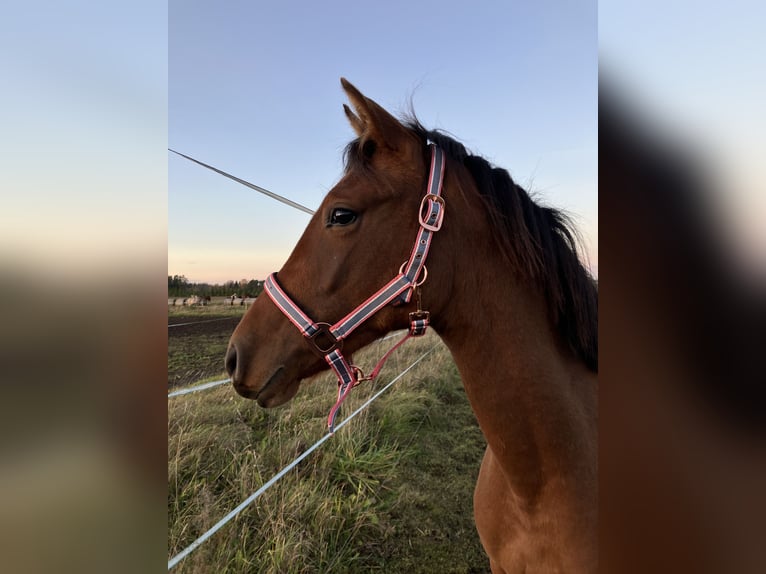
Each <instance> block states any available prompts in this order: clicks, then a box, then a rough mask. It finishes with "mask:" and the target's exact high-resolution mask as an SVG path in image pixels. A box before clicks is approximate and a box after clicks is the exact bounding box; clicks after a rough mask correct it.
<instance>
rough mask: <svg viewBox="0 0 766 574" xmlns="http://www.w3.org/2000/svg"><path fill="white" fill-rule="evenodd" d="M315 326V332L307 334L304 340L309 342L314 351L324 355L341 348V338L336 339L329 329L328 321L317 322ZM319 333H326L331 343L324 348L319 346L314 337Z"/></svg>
mask: <svg viewBox="0 0 766 574" xmlns="http://www.w3.org/2000/svg"><path fill="white" fill-rule="evenodd" d="M316 326H317V327H318V329H317V330H316V332H315V333H314V334H313V335H309V336H308V337H306V340H307V341H308V342H309V346H311V350H312V351H315V352H316V353H318V354H319V355H320V356H321V357H324V356H325V355H328V354H330V353H332V352H333V351H335V350H337V349H342V348H343V339H338V338H337V337H336V336H335V335H333V334H332V332H331V331H330V328H331V327H332V325H330V324H329V323H317V324H316ZM320 335H327V336H328V337H329V338H330V341H331V343H330V346H329V347H327V348H324V347H320V346H319V343H318V342H317V340H316V339H317V337H319V336H320Z"/></svg>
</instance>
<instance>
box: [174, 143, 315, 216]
mask: <svg viewBox="0 0 766 574" xmlns="http://www.w3.org/2000/svg"><path fill="white" fill-rule="evenodd" d="M168 151H172V152H173V153H174V154H176V155H180V156H181V157H185V158H186V159H188V160H189V161H193V162H194V163H196V164H199V165H201V166H202V167H206V168H208V169H210V170H213V171H214V172H216V173H220V174H221V175H223V176H225V177H228V178H229V179H233V180H234V181H236V182H237V183H241V184H242V185H245V186H247V187H249V188H250V189H254V190H255V191H257V192H259V193H262V194H263V195H268V196H269V197H270V198H272V199H276V200H277V201H281V202H282V203H284V204H285V205H289V206H290V207H294V208H295V209H298V210H300V211H303V212H304V213H308V214H309V215H314V210H313V209H309V208H308V207H306V206H305V205H301V204H300V203H296V202H295V201H293V200H291V199H287V198H286V197H282V196H281V195H279V194H277V193H274V192H273V191H269V190H268V189H264V188H262V187H261V186H259V185H255V184H254V183H250V182H249V181H245V180H244V179H240V178H238V177H236V176H234V175H231V174H230V173H226V172H225V171H222V170H220V169H218V168H217V167H213V166H212V165H208V164H206V163H204V162H201V161H199V160H198V159H194V158H193V157H189V156H188V155H185V154H182V153H181V152H177V151H176V150H174V149H170V148H168Z"/></svg>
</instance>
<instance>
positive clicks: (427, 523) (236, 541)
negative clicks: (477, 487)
mask: <svg viewBox="0 0 766 574" xmlns="http://www.w3.org/2000/svg"><path fill="white" fill-rule="evenodd" d="M391 343H392V341H386V342H383V343H379V344H374V345H372V346H371V348H370V350H369V351H366V352H364V353H360V354H358V357H356V358H357V361H358V362H359V363H360V364H361V365H371V364H372V363H374V361H375V359H376V358H377V356H379V355H380V354H381V352H382V349H385V348H387V345H389V344H391ZM434 345H437V348H436V350H435V351H434V352H433V353H431V354H430V355H429V356H428V357H427V358H426V359H424V360H423V361H422V362H421V363H420V364H418V366H417V367H415V368H414V369H413V370H412V371H410V373H408V374H407V375H405V377H404V378H402V379H401V380H400V381H398V382H397V383H396V384H395V385H394V386H393V387H392V388H391V389H389V391H387V392H386V393H384V394H383V395H382V396H381V397H380V398H379V399H378V400H376V401H375V402H374V403H373V404H372V405H371V406H370V407H369V408H368V409H366V410H365V411H363V412H362V413H360V415H359V416H357V417H356V418H355V419H353V420H352V421H351V422H350V423H349V424H347V425H346V426H345V427H343V428H342V429H340V430H338V432H337V433H336V434H335V436H334V437H332V438H331V439H330V440H328V441H326V442H325V444H323V445H322V446H321V447H320V448H319V449H318V450H317V451H315V452H313V453H312V454H311V455H309V456H308V457H307V458H306V459H305V460H304V461H303V462H302V463H301V464H300V465H298V467H296V468H295V469H294V470H292V471H291V472H289V473H288V474H287V475H286V476H285V477H283V478H282V480H281V481H280V482H278V483H277V484H276V485H274V486H273V487H272V488H271V489H269V490H268V491H267V492H266V493H264V495H263V496H261V497H260V498H259V499H257V500H256V501H255V502H254V503H253V504H252V505H250V506H249V507H248V508H246V509H245V510H244V511H243V512H242V514H240V515H239V517H238V518H236V519H234V520H233V521H231V522H230V523H229V524H227V525H226V526H224V527H223V529H221V530H220V531H219V532H217V533H216V534H215V535H214V536H213V537H212V538H211V539H209V540H208V541H206V542H205V543H204V544H203V545H202V546H201V547H200V548H198V549H197V550H195V552H193V553H192V554H191V555H190V556H189V557H187V558H186V559H185V560H184V561H182V562H181V563H180V564H179V565H178V566H176V568H175V569H174V570H175V571H177V572H200V573H202V572H205V573H207V572H237V573H240V572H264V573H304V572H305V573H309V572H311V573H315V572H337V573H343V572H349V573H350V572H354V573H360V572H423V573H428V572H434V573H437V572H438V573H440V574H441V573H448V572H455V573H457V572H461V573H466V572H489V569H488V566H487V559H486V557H485V556H484V553H483V551H482V549H481V545H480V543H479V540H478V535H477V534H476V531H475V528H474V524H473V513H472V495H473V486H474V483H475V480H476V475H477V474H478V468H479V463H480V461H481V457H482V454H483V450H484V445H485V443H484V440H483V437H482V436H481V433H480V431H479V429H478V426H477V424H476V421H475V418H474V415H473V413H472V412H471V410H470V406H469V405H468V401H467V399H466V398H465V393H464V391H463V388H462V385H461V383H460V379H459V376H458V374H457V370H456V369H455V367H454V364H453V363H452V359H451V357H450V355H449V353H448V351H447V350H446V348H445V347H444V346H443V344H442V343H441V342H439V340H438V338H437V337H436V336H434V335H428V336H426V337H424V338H421V339H419V340H414V341H411V342H410V343H408V344H407V345H405V346H404V347H403V348H402V349H400V350H399V351H398V352H397V354H395V355H394V357H392V358H391V360H390V361H389V362H388V364H387V365H386V368H385V369H384V371H383V373H382V374H381V377H380V378H379V379H378V381H377V382H376V383H375V388H371V387H365V386H361V387H359V388H358V389H356V390H355V391H354V392H353V393H352V395H351V396H350V397H349V399H348V400H347V401H346V404H344V407H343V409H342V411H341V413H340V415H339V419H338V420H339V421H340V420H342V419H343V418H345V417H346V416H348V414H350V413H351V412H352V411H353V410H354V409H356V408H357V407H358V406H359V405H361V404H362V403H363V402H364V400H366V398H368V397H369V396H370V395H372V394H373V393H374V392H375V390H377V389H379V388H380V387H382V386H383V385H384V384H386V383H387V382H388V381H390V380H391V378H393V377H394V376H395V375H396V374H398V373H399V372H401V371H403V370H404V369H405V368H406V367H407V366H408V365H409V364H411V363H412V362H413V361H414V360H415V359H417V358H418V357H419V356H420V355H422V354H423V353H424V352H425V351H427V350H428V349H430V348H431V347H433V346H434ZM334 398H335V382H334V380H333V378H332V377H331V376H330V375H329V374H327V375H323V376H321V377H318V378H316V379H315V380H314V381H313V382H311V383H307V384H304V387H303V388H302V389H301V391H300V393H299V394H298V396H297V397H296V398H295V399H294V400H293V401H292V402H291V403H289V404H288V405H285V406H284V407H280V408H278V409H273V410H264V409H261V408H260V407H258V406H257V405H256V404H255V403H254V402H252V401H247V400H245V399H242V398H240V397H239V396H238V395H236V394H235V393H234V392H233V391H232V389H231V387H229V386H228V385H224V386H222V387H218V388H215V389H212V390H208V391H203V392H201V393H194V394H191V395H185V396H183V397H178V398H175V399H171V400H170V401H169V404H168V411H169V413H168V420H169V422H168V519H169V525H168V526H169V549H168V552H169V556H173V555H175V554H176V553H178V552H179V551H181V550H182V549H183V548H184V547H186V546H187V545H188V544H189V543H190V542H192V541H193V540H194V539H195V538H196V537H197V536H199V535H200V534H202V533H203V532H204V531H205V530H207V529H208V528H209V527H210V526H212V525H213V524H214V523H215V522H216V521H218V520H219V519H220V518H221V517H223V516H224V515H225V514H226V513H228V512H229V511H230V510H231V509H232V508H234V507H235V506H236V505H237V504H239V503H240V502H241V501H242V500H244V499H245V498H247V497H248V496H249V495H250V494H252V493H253V492H254V491H256V490H257V489H258V488H259V487H260V486H261V485H262V484H263V483H264V482H266V481H267V480H268V479H269V478H271V477H272V476H273V475H274V474H275V473H276V472H278V471H279V470H280V469H281V468H283V467H284V466H285V465H287V464H288V463H290V462H291V461H292V460H293V459H294V458H295V457H296V456H297V455H298V454H300V453H301V452H303V451H304V450H305V449H306V448H308V447H309V446H310V445H312V444H313V443H314V442H315V441H316V440H318V439H319V438H320V437H321V436H322V435H323V434H324V432H325V421H326V417H327V412H328V410H329V408H330V406H331V405H332V403H333V401H334Z"/></svg>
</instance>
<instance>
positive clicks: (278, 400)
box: [245, 365, 300, 408]
mask: <svg viewBox="0 0 766 574" xmlns="http://www.w3.org/2000/svg"><path fill="white" fill-rule="evenodd" d="M299 386H300V381H299V380H294V381H290V380H288V379H287V377H286V376H285V367H284V365H283V366H280V367H277V369H276V370H275V371H274V372H273V373H272V375H271V376H270V377H269V380H268V381H266V384H264V385H263V386H262V387H261V388H260V389H258V390H257V391H248V392H247V395H245V396H246V397H247V398H248V399H254V400H255V401H256V402H257V403H258V404H259V405H260V406H261V407H263V408H270V407H276V406H279V405H281V404H284V403H286V402H287V401H289V400H290V399H292V398H293V397H294V396H295V394H296V393H297V392H298V387H299Z"/></svg>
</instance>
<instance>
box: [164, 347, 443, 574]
mask: <svg viewBox="0 0 766 574" xmlns="http://www.w3.org/2000/svg"><path fill="white" fill-rule="evenodd" d="M436 347H437V345H434V346H433V347H431V348H430V349H429V350H428V351H426V352H425V353H423V354H422V355H421V356H420V357H419V358H418V359H417V360H416V361H415V362H414V363H412V364H411V365H410V366H409V367H407V368H406V369H404V371H402V372H401V373H399V374H398V375H397V376H396V377H395V378H394V379H393V380H391V382H389V383H388V384H387V385H386V386H385V387H383V388H382V389H380V390H379V391H378V392H377V393H375V394H374V395H373V396H372V397H370V398H369V399H367V401H366V402H365V403H364V404H362V406H360V407H359V408H358V409H356V410H355V411H354V412H353V413H351V414H350V415H349V416H347V417H346V418H345V419H343V420H342V421H341V422H340V424H339V425H338V426H336V427H335V432H338V431H339V430H340V429H341V428H342V427H343V426H344V425H345V424H346V423H348V422H349V421H350V420H351V419H353V418H354V417H355V416H356V415H358V414H359V413H360V412H362V411H363V410H364V409H366V408H367V407H368V406H369V405H370V403H372V402H373V401H374V400H375V399H377V398H378V397H379V396H380V395H382V394H383V393H384V392H386V391H387V390H388V388H389V387H391V386H392V385H393V384H394V383H395V382H396V381H398V380H399V379H401V378H402V377H403V376H404V375H406V374H407V373H408V372H409V371H410V369H412V368H413V367H415V365H417V364H418V363H419V362H420V361H422V360H423V359H425V358H426V357H427V356H428V355H429V354H431V353H432V352H433V351H434V349H436ZM332 436H333V435H332V433H329V432H328V433H327V434H325V435H324V436H322V438H320V439H319V440H318V441H317V442H315V443H314V444H313V445H311V446H310V447H309V448H308V449H306V450H305V451H304V452H303V453H302V454H301V455H300V456H299V457H298V458H296V459H295V460H294V461H292V462H291V463H290V464H288V465H287V466H286V467H284V468H283V469H282V470H280V471H279V472H278V473H277V474H275V475H274V476H273V477H272V478H271V479H270V480H269V481H268V482H266V483H265V484H264V485H263V486H261V488H259V489H258V490H256V491H255V492H254V493H253V494H251V495H250V496H249V497H248V498H246V499H245V500H244V501H242V502H241V503H240V504H239V506H237V507H236V508H235V509H234V510H232V511H231V512H229V514H227V515H226V516H224V517H223V518H221V520H219V521H218V522H217V523H215V524H214V525H213V526H212V527H211V528H210V529H209V530H208V531H207V532H205V533H204V534H203V535H202V536H200V537H199V538H197V539H196V540H195V541H194V542H192V543H191V544H190V545H189V546H187V547H186V548H185V549H184V550H182V551H181V552H179V553H178V554H176V555H175V556H174V557H173V558H171V559H170V560H168V570H170V569H171V568H173V566H175V565H176V564H178V563H179V562H180V561H181V560H183V559H184V558H186V557H187V556H188V555H189V554H191V553H192V551H194V550H195V549H196V548H197V547H199V546H200V545H201V544H202V543H203V542H205V540H207V539H208V538H210V537H211V536H212V535H213V534H215V533H216V532H217V531H218V530H219V529H220V528H221V527H222V526H223V525H224V524H226V523H227V522H229V521H230V520H231V519H232V518H234V517H235V516H237V514H239V513H240V512H242V511H243V510H244V509H245V508H246V507H247V506H249V505H250V504H251V503H252V502H253V501H254V500H255V499H256V498H258V497H259V496H260V495H261V494H263V493H264V492H266V490H268V489H269V487H271V486H272V485H273V484H274V483H276V482H277V481H278V480H279V479H280V478H282V477H283V476H284V475H285V474H287V473H288V472H289V471H290V470H291V469H292V468H293V467H295V466H296V465H297V464H298V463H299V462H300V461H302V460H303V459H304V458H306V457H307V456H308V455H309V454H311V453H312V452H313V451H314V450H316V449H317V448H319V447H320V446H321V445H322V443H324V442H325V441H326V440H327V439H329V438H331V437H332Z"/></svg>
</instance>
